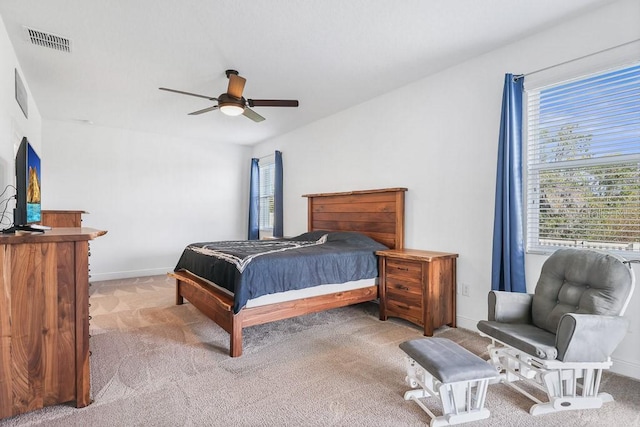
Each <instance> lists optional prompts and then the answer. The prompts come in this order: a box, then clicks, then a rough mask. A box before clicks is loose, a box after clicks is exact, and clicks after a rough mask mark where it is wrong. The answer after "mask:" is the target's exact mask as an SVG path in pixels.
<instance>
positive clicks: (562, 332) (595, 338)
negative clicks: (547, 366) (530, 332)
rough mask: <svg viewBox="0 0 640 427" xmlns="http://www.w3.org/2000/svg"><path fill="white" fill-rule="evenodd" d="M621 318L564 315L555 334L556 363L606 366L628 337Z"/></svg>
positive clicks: (624, 320) (594, 315)
mask: <svg viewBox="0 0 640 427" xmlns="http://www.w3.org/2000/svg"><path fill="white" fill-rule="evenodd" d="M628 326H629V321H628V320H627V319H625V318H624V317H622V316H603V315H598V314H577V313H567V314H565V315H563V316H562V317H561V318H560V323H558V331H557V333H556V348H557V349H558V359H559V360H562V361H563V362H606V361H607V360H609V356H611V353H613V351H614V350H615V349H616V347H617V346H618V344H620V342H621V341H622V339H623V338H624V336H625V335H626V333H627V328H628Z"/></svg>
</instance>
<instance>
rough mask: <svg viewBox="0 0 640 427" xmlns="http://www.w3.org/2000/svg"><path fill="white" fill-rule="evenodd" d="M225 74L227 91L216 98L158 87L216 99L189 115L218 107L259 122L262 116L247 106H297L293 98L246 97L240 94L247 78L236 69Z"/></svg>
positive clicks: (231, 114) (173, 90) (233, 114)
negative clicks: (210, 105) (212, 103)
mask: <svg viewBox="0 0 640 427" xmlns="http://www.w3.org/2000/svg"><path fill="white" fill-rule="evenodd" d="M225 74H226V75H227V78H228V79H229V86H228V87H227V92H226V93H223V94H221V95H219V96H218V97H217V98H216V97H214V96H207V95H198V94H197V93H191V92H184V91H182V90H175V89H168V88H166V87H161V88H159V89H160V90H166V91H169V92H175V93H180V94H182V95H190V96H197V97H199V98H205V99H208V100H210V101H218V105H214V106H213V107H207V108H203V109H202V110H198V111H194V112H193V113H189V115H190V116H194V115H197V114H202V113H207V112H209V111H213V110H216V109H220V111H222V112H223V113H224V114H226V115H228V116H239V115H240V114H242V115H243V116H245V117H248V118H250V119H251V120H253V121H254V122H261V121H263V120H264V117H262V116H261V115H260V114H258V113H256V112H255V111H253V110H252V109H251V108H249V107H297V106H298V101H297V100H293V99H288V100H287V99H246V98H245V97H243V96H242V91H243V90H244V84H245V83H246V81H247V80H246V79H245V78H244V77H240V76H239V75H238V72H237V71H236V70H227V71H225Z"/></svg>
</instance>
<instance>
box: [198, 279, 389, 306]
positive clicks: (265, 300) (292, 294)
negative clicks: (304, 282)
mask: <svg viewBox="0 0 640 427" xmlns="http://www.w3.org/2000/svg"><path fill="white" fill-rule="evenodd" d="M201 279H202V280H204V281H205V282H207V283H208V284H210V285H211V286H214V287H215V288H216V289H218V290H220V291H222V292H224V293H226V294H227V295H230V296H233V293H231V292H229V290H227V289H225V288H223V287H222V286H219V285H217V284H215V283H213V282H211V281H209V280H207V279H204V278H202V277H201ZM377 283H378V278H377V277H375V278H372V279H362V280H354V281H352V282H346V283H334V284H329V285H319V286H312V287H310V288H304V289H294V290H292V291H286V292H278V293H275V294H268V295H262V296H260V297H258V298H254V299H250V300H248V301H247V305H246V306H245V307H247V308H250V307H260V306H262V305H267V304H275V303H277V302H285V301H293V300H297V299H302V298H308V297H316V296H320V295H327V294H332V293H335V292H345V291H350V290H353V289H360V288H366V287H368V286H373V285H376V284H377Z"/></svg>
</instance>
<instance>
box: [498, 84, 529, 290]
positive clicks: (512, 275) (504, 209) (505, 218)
mask: <svg viewBox="0 0 640 427" xmlns="http://www.w3.org/2000/svg"><path fill="white" fill-rule="evenodd" d="M523 84H524V77H523V76H515V77H514V76H513V75H512V74H507V75H506V76H505V79H504V93H503V95H502V116H501V118H500V138H499V140H498V173H497V177H496V206H495V218H494V222H493V261H492V271H491V289H492V290H496V291H510V292H526V291H527V286H526V282H525V272H524V236H523V233H524V232H523V229H522V224H523V220H522V216H523V211H522V92H523Z"/></svg>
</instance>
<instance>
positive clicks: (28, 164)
mask: <svg viewBox="0 0 640 427" xmlns="http://www.w3.org/2000/svg"><path fill="white" fill-rule="evenodd" d="M40 190H41V175H40V157H39V156H38V153H36V151H35V150H34V149H33V147H32V146H31V144H29V141H28V140H27V138H26V137H25V138H22V141H21V142H20V148H18V154H16V207H15V209H14V210H13V227H11V228H8V229H6V230H3V233H15V232H16V231H20V230H22V231H36V232H42V231H43V230H42V228H34V227H32V225H33V224H36V223H39V222H40V220H41V219H42V213H41V212H42V211H41V200H42V199H41V193H40Z"/></svg>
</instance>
